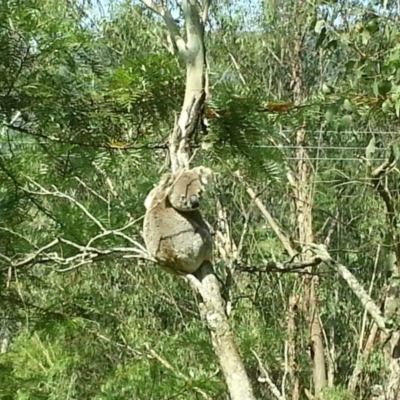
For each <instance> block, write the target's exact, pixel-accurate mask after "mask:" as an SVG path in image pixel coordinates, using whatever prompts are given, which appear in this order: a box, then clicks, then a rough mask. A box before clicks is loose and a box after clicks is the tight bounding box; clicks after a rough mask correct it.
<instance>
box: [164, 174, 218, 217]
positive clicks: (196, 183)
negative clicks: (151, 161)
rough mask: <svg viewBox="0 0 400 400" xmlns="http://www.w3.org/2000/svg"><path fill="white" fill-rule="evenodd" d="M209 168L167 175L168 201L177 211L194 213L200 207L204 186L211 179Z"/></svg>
mask: <svg viewBox="0 0 400 400" xmlns="http://www.w3.org/2000/svg"><path fill="white" fill-rule="evenodd" d="M211 174H212V173H211V170H210V169H209V168H204V167H197V168H193V169H192V170H189V171H180V172H177V173H176V174H168V177H167V182H166V184H168V188H169V189H168V200H169V202H170V203H171V205H172V207H174V208H175V209H177V210H179V211H186V212H188V211H194V210H197V209H198V208H199V207H200V200H201V199H202V196H203V191H204V186H205V185H206V184H207V183H208V179H209V178H211Z"/></svg>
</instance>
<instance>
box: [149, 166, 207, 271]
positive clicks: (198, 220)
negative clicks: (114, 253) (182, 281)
mask: <svg viewBox="0 0 400 400" xmlns="http://www.w3.org/2000/svg"><path fill="white" fill-rule="evenodd" d="M211 178H212V171H211V169H209V168H205V167H196V168H193V169H191V170H186V171H178V172H176V173H174V174H173V173H168V174H165V175H164V176H163V177H162V178H161V180H160V183H159V184H158V186H156V187H155V188H154V189H152V190H151V191H150V193H149V194H148V196H147V198H146V200H145V207H146V215H145V217H144V223H143V234H144V241H145V244H146V247H147V250H148V251H149V253H150V254H151V255H152V256H153V257H154V258H155V259H156V260H157V261H158V262H159V263H160V265H162V266H163V267H165V268H166V269H168V270H172V271H171V272H178V273H183V274H185V273H186V274H187V273H189V274H193V273H195V272H196V271H197V270H198V269H199V268H200V266H201V265H202V264H203V263H204V262H205V261H212V254H213V243H212V237H211V233H210V229H209V225H208V223H207V222H206V221H205V220H204V219H203V217H202V215H201V213H200V210H199V207H200V202H201V198H202V194H203V190H204V186H205V185H207V184H208V183H209V180H210V179H211Z"/></svg>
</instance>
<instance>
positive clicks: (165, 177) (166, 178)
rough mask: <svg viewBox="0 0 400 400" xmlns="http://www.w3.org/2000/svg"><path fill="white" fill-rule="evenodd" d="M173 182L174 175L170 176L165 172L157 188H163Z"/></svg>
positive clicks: (170, 174) (169, 173)
mask: <svg viewBox="0 0 400 400" xmlns="http://www.w3.org/2000/svg"><path fill="white" fill-rule="evenodd" d="M173 181H174V174H172V173H171V172H167V173H166V174H164V175H163V176H162V177H161V179H160V183H159V186H161V187H163V188H165V187H167V186H169V185H170V184H171V183H172V182H173Z"/></svg>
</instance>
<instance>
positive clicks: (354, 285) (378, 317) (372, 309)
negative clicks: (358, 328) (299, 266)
mask: <svg viewBox="0 0 400 400" xmlns="http://www.w3.org/2000/svg"><path fill="white" fill-rule="evenodd" d="M308 247H309V248H310V250H311V251H313V252H314V254H315V255H316V256H317V257H319V258H320V259H321V260H322V261H323V262H324V263H325V264H327V265H328V266H329V267H331V268H333V269H334V270H335V271H336V272H338V273H339V275H340V276H341V277H342V278H343V279H344V280H345V281H346V282H347V284H348V285H349V287H350V289H351V290H352V291H353V293H354V294H355V295H356V296H357V297H358V299H359V300H360V301H361V303H362V305H363V307H364V308H365V310H367V312H368V313H369V315H370V316H371V318H372V319H373V320H374V321H375V323H376V324H377V325H378V327H379V329H381V330H382V331H383V332H385V333H386V334H389V330H388V329H387V328H386V319H385V317H384V316H383V315H382V313H381V311H380V309H379V307H378V306H377V305H376V304H375V303H374V301H373V300H372V298H371V297H370V296H369V295H368V293H367V292H366V291H365V290H364V288H363V287H362V286H361V285H360V284H359V282H358V281H357V279H356V277H355V276H354V275H353V274H352V273H351V272H350V271H349V270H348V269H347V268H346V267H345V266H344V265H343V264H341V263H339V262H338V261H336V260H334V259H332V257H331V256H330V254H329V253H328V251H327V250H326V248H325V246H324V245H321V244H320V245H317V244H311V245H309V246H308Z"/></svg>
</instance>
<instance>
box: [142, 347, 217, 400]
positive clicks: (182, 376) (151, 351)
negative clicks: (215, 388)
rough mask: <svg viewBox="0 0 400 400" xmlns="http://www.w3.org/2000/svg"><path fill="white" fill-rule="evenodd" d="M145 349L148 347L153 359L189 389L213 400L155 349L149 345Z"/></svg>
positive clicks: (208, 399)
mask: <svg viewBox="0 0 400 400" xmlns="http://www.w3.org/2000/svg"><path fill="white" fill-rule="evenodd" d="M145 347H146V350H147V351H148V352H149V354H150V356H151V358H155V359H156V360H158V361H159V362H160V364H161V365H163V366H164V367H165V368H167V369H168V370H169V371H171V372H173V373H174V374H175V375H176V376H177V377H178V378H180V379H182V380H183V381H185V382H186V384H187V385H188V386H189V387H191V388H192V389H193V390H194V391H195V392H197V393H198V394H200V395H201V396H202V397H203V399H206V400H212V399H211V397H210V396H209V395H208V394H207V393H206V392H204V391H203V390H202V389H200V388H198V387H197V386H193V384H192V380H191V379H190V378H189V377H187V376H186V375H184V374H182V372H180V371H178V370H177V369H176V368H174V367H173V366H172V365H171V364H170V363H169V362H168V361H167V360H166V359H165V358H163V357H161V356H160V355H159V354H157V353H156V352H155V351H154V350H153V349H151V348H150V346H149V345H148V344H145Z"/></svg>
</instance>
